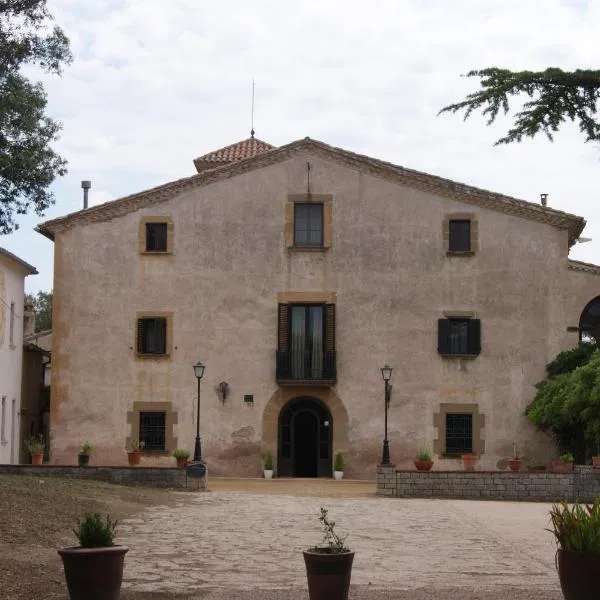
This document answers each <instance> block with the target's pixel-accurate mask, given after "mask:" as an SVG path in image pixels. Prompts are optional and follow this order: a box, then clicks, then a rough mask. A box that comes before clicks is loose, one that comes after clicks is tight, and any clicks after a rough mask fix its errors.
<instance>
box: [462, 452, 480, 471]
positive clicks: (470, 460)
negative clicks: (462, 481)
mask: <svg viewBox="0 0 600 600" xmlns="http://www.w3.org/2000/svg"><path fill="white" fill-rule="evenodd" d="M460 458H461V459H462V462H463V466H464V468H465V471H474V470H475V463H476V462H477V461H478V460H479V456H477V454H472V453H471V454H462V455H461V457H460Z"/></svg>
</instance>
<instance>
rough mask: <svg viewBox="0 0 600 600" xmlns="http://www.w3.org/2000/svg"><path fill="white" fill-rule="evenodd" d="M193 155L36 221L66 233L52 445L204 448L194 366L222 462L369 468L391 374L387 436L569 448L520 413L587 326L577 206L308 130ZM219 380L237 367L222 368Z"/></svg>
mask: <svg viewBox="0 0 600 600" xmlns="http://www.w3.org/2000/svg"><path fill="white" fill-rule="evenodd" d="M194 163H195V165H196V167H197V170H198V173H197V174H195V175H193V176H191V177H186V178H184V179H179V180H177V181H174V182H172V183H167V184H165V185H161V186H159V187H156V188H154V189H151V190H147V191H144V192H140V193H137V194H133V195H131V196H127V197H125V198H121V199H119V200H115V201H113V202H108V203H106V204H102V205H99V206H95V207H92V208H89V209H85V210H81V211H78V212H76V213H73V214H70V215H67V216H65V217H62V218H58V219H54V220H52V221H48V222H46V223H44V224H42V225H40V226H39V228H38V229H39V231H40V232H41V233H42V234H44V235H45V236H47V237H49V238H50V239H52V240H53V241H54V243H55V270H54V314H53V340H52V363H53V366H52V399H51V414H50V421H51V422H50V426H51V437H52V443H51V460H52V461H53V462H54V463H71V464H73V463H75V461H76V454H77V450H78V447H79V446H80V445H81V444H82V443H83V442H85V441H86V440H87V441H90V442H91V443H93V444H94V445H95V446H96V450H95V453H94V456H93V461H94V462H95V463H96V464H121V463H124V462H125V461H126V455H125V442H126V439H127V438H128V437H133V438H141V439H143V440H144V441H145V442H146V447H145V456H144V457H143V459H142V463H143V464H144V463H145V464H172V462H173V459H171V458H169V453H170V452H171V451H172V450H173V449H174V448H176V447H177V448H187V449H189V450H193V446H194V438H195V429H196V417H197V415H196V412H195V411H196V400H197V397H196V379H195V377H194V372H193V370H192V365H193V364H194V363H196V361H198V360H200V361H202V362H203V363H204V364H205V365H206V371H205V374H204V377H203V378H202V380H201V409H200V430H201V436H202V445H203V456H204V458H205V460H206V462H207V463H208V465H209V469H210V472H211V473H213V474H228V475H259V474H260V473H261V469H262V465H261V456H262V455H264V453H265V452H267V451H271V452H272V453H273V456H274V458H275V462H276V467H275V468H276V472H277V473H278V475H279V476H317V475H318V476H328V475H330V474H331V469H332V459H333V457H334V455H335V453H337V452H342V453H343V454H344V457H345V462H346V469H345V470H346V473H347V475H349V476H355V477H374V474H375V465H376V464H377V463H378V462H379V460H380V457H381V448H382V440H383V426H384V386H383V380H382V376H381V371H380V369H381V367H382V366H383V365H384V364H385V363H389V364H390V365H391V366H392V367H393V368H394V370H393V374H392V380H391V383H392V386H393V389H392V393H391V402H390V405H389V438H390V448H391V458H392V461H393V462H395V463H396V464H397V465H398V466H408V465H410V464H411V462H412V459H413V458H414V455H415V453H416V452H417V451H419V450H420V449H430V450H432V451H433V452H434V453H435V455H436V456H435V461H436V464H435V467H434V468H439V469H454V468H460V461H459V460H458V458H457V457H458V456H459V455H460V454H461V453H463V452H468V451H473V452H476V453H478V454H480V455H481V466H482V468H496V466H497V465H498V464H500V465H502V464H503V462H502V461H503V459H504V457H506V456H507V455H508V454H509V453H510V452H511V451H512V447H513V443H516V444H517V446H518V449H519V450H520V451H521V452H523V453H524V454H525V455H526V456H527V459H528V460H529V461H530V462H532V463H535V464H540V463H543V462H547V461H549V460H550V458H551V457H552V455H553V454H554V453H555V448H554V446H553V443H552V441H551V439H550V438H549V437H547V436H546V435H544V434H540V433H538V432H536V431H535V430H534V429H533V427H532V426H531V425H530V424H529V423H528V422H527V420H526V418H525V417H524V414H523V413H524V409H525V407H526V406H527V404H528V403H529V402H530V401H531V400H532V398H533V395H534V384H535V383H536V382H537V381H539V380H540V379H541V378H542V377H543V376H544V365H545V364H546V363H547V362H548V361H549V360H551V359H552V358H553V357H554V356H555V355H556V354H557V352H559V351H560V350H562V349H566V348H569V347H571V346H573V345H575V344H576V343H577V342H578V339H579V335H580V332H579V329H580V327H579V325H580V319H581V316H582V312H583V310H584V308H585V307H586V305H587V304H588V302H590V301H592V300H593V299H594V298H596V297H597V296H598V295H599V294H600V267H598V266H595V265H589V264H586V263H581V262H578V261H573V260H570V259H569V258H568V254H569V249H570V248H571V247H572V245H573V244H574V243H575V241H576V240H577V239H578V237H579V235H580V234H581V232H582V230H583V227H584V225H585V221H584V219H583V218H581V217H578V216H575V215H572V214H567V213H564V212H561V211H558V210H554V209H552V208H549V207H546V206H544V205H540V204H537V203H530V202H525V201H522V200H517V199H515V198H510V197H507V196H504V195H501V194H496V193H492V192H489V191H486V190H482V189H477V188H474V187H470V186H467V185H463V184H460V183H456V182H453V181H449V180H446V179H442V178H440V177H435V176H433V175H428V174H426V173H420V172H417V171H413V170H410V169H406V168H403V167H400V166H396V165H393V164H390V163H387V162H383V161H380V160H376V159H374V158H370V157H367V156H361V155H358V154H354V153H352V152H348V151H346V150H343V149H339V148H333V147H331V146H328V145H326V144H324V143H321V142H318V141H314V140H311V139H309V138H305V139H303V140H299V141H295V142H292V143H290V144H288V145H285V146H282V147H278V148H274V147H273V146H271V145H269V144H265V143H264V142H260V141H259V140H257V139H255V138H254V137H252V138H250V139H248V140H244V141H242V142H240V143H238V144H234V145H232V146H229V147H227V148H224V149H222V150H218V151H216V152H213V153H211V154H208V155H206V156H203V157H200V158H198V159H196V160H195V161H194ZM225 384H226V385H225Z"/></svg>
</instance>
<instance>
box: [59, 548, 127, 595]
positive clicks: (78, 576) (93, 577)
mask: <svg viewBox="0 0 600 600" xmlns="http://www.w3.org/2000/svg"><path fill="white" fill-rule="evenodd" d="M128 550H129V548H128V547H127V546H109V547H106V548H61V549H60V550H59V551H58V553H59V554H60V556H61V558H62V560H63V566H64V569H65V578H66V580H67V588H68V589H69V598H70V599H71V600H119V595H120V592H121V581H122V580H123V563H124V562H125V553H126V552H127V551H128Z"/></svg>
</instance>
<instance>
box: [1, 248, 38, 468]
mask: <svg viewBox="0 0 600 600" xmlns="http://www.w3.org/2000/svg"><path fill="white" fill-rule="evenodd" d="M35 274H37V271H36V270H35V267H32V266H31V265H30V264H28V263H26V262H25V261H24V260H21V259H20V258H19V257H18V256H15V255H14V254H12V253H11V252H9V251H8V250H5V249H4V248H0V464H13V463H18V462H19V453H20V451H21V440H20V431H21V429H20V427H21V426H20V416H21V415H20V413H21V377H22V368H23V333H24V329H25V327H26V326H27V315H26V312H25V310H24V307H25V277H27V276H28V275H35Z"/></svg>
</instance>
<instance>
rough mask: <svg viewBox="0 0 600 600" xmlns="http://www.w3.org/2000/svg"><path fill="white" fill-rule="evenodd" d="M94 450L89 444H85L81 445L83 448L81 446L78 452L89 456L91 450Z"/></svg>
mask: <svg viewBox="0 0 600 600" xmlns="http://www.w3.org/2000/svg"><path fill="white" fill-rule="evenodd" d="M93 449H94V446H92V444H90V443H89V442H86V443H85V444H83V446H81V450H80V451H79V454H88V455H89V454H91V453H92V450H93Z"/></svg>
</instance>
